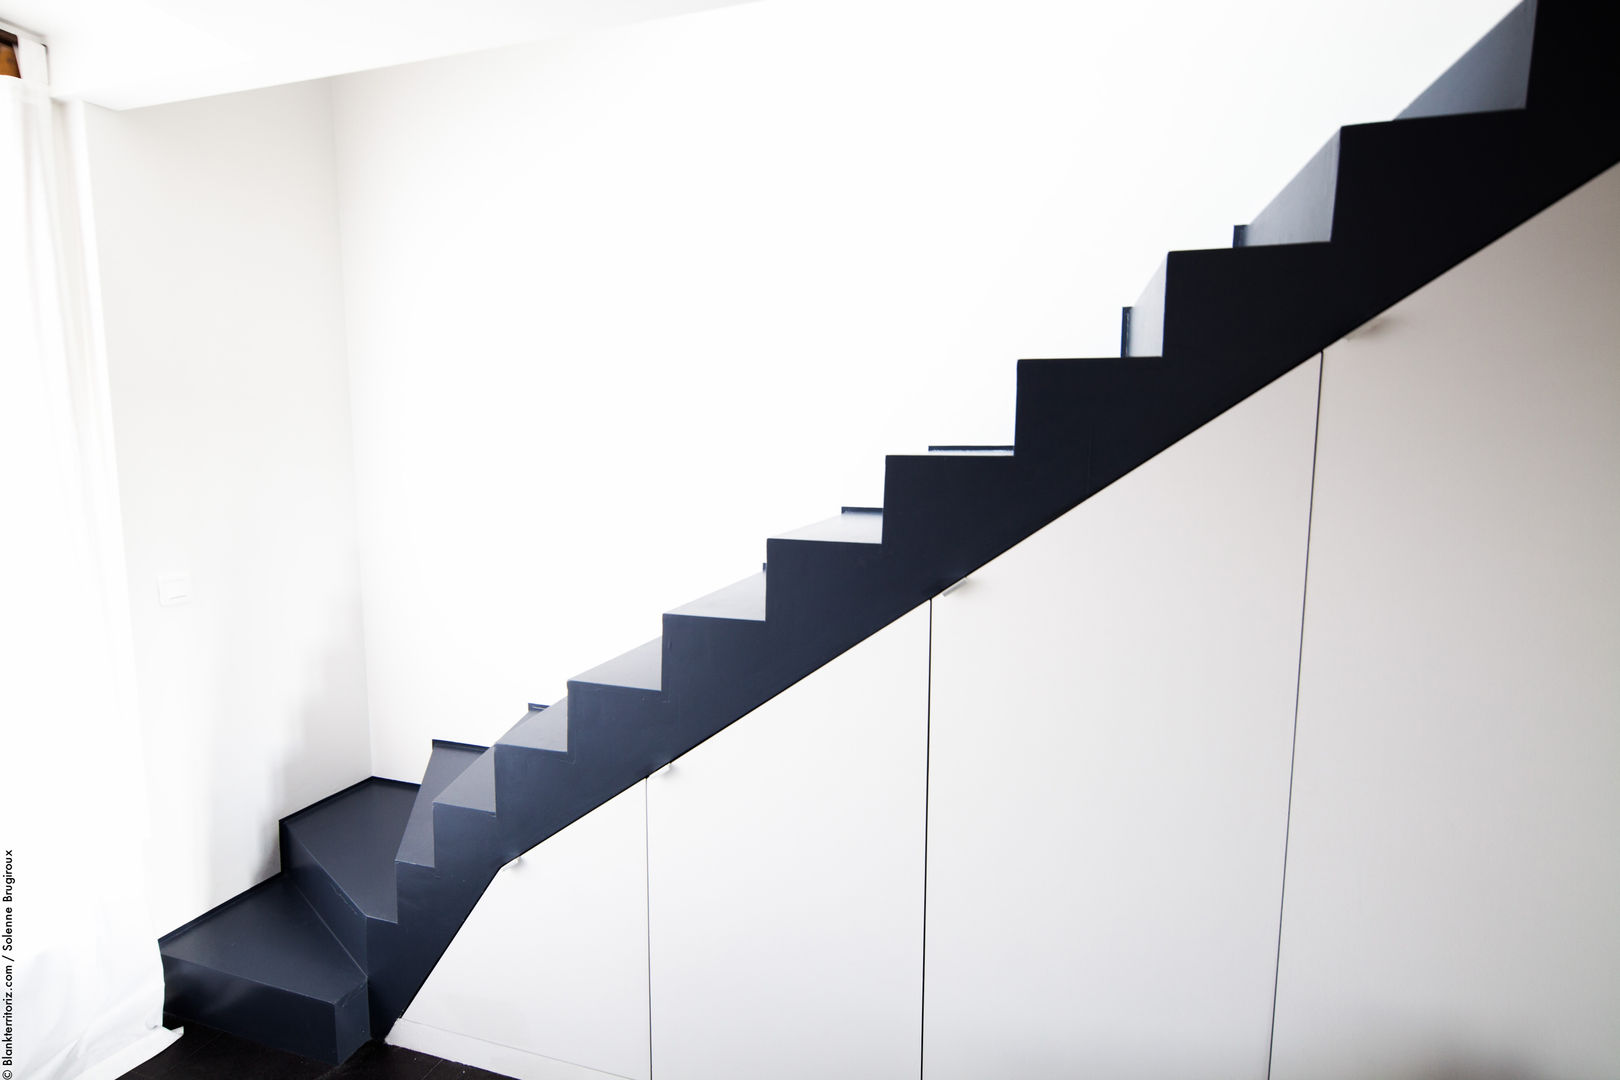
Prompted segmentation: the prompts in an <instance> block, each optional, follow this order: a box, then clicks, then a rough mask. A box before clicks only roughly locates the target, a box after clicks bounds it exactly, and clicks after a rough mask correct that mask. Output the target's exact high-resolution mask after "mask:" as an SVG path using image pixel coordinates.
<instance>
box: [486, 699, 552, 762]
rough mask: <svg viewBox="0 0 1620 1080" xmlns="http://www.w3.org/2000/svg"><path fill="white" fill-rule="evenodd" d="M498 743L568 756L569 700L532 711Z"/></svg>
mask: <svg viewBox="0 0 1620 1080" xmlns="http://www.w3.org/2000/svg"><path fill="white" fill-rule="evenodd" d="M496 742H497V743H498V744H500V745H502V746H516V747H521V748H522V749H525V750H547V751H550V752H552V753H556V754H566V753H567V752H568V699H567V698H563V699H562V700H561V701H559V702H557V703H556V704H555V705H553V706H551V707H550V708H549V709H530V710H529V714H528V715H527V716H525V717H524V718H523V719H522V720H519V721H518V722H517V723H516V724H515V725H513V727H512V730H510V731H508V732H507V733H506V734H505V735H502V736H501V737H500V738H499V739H497V740H496ZM491 760H493V755H491Z"/></svg>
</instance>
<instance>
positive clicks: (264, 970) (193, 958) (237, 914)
mask: <svg viewBox="0 0 1620 1080" xmlns="http://www.w3.org/2000/svg"><path fill="white" fill-rule="evenodd" d="M161 946H162V951H163V954H164V955H165V956H168V957H171V958H174V959H177V960H184V961H186V962H188V963H192V964H196V965H198V966H200V967H205V968H209V969H211V970H214V971H218V972H222V973H224V974H227V975H232V976H235V977H237V978H241V979H247V980H250V981H252V982H256V983H261V984H263V985H266V986H273V987H276V988H278V989H281V990H287V991H290V992H292V993H295V994H301V995H303V996H304V997H309V998H314V999H316V1000H318V1001H325V1002H331V1003H333V1004H336V1003H337V1002H339V1001H341V1000H342V999H344V998H345V997H347V996H348V995H350V994H352V993H353V992H354V991H355V990H356V989H358V988H360V987H363V986H365V984H366V976H365V973H364V972H363V971H361V970H360V968H359V966H358V965H357V964H355V962H354V960H353V959H352V958H350V956H349V954H348V953H347V952H346V951H345V950H344V948H343V946H342V945H341V944H339V943H338V940H337V938H335V937H334V936H333V935H332V932H331V931H330V930H328V929H327V928H326V925H325V924H324V923H322V922H321V919H320V916H319V915H316V914H315V909H314V908H312V907H310V905H309V902H308V901H307V900H305V899H304V896H303V894H302V893H300V892H299V891H298V889H297V888H296V887H295V886H294V885H293V883H292V882H291V881H290V880H288V878H287V877H286V876H285V875H283V874H277V875H276V876H275V877H273V878H271V879H270V880H269V881H268V882H267V883H266V884H265V885H264V886H262V887H260V888H258V889H255V890H253V891H251V892H248V893H244V894H243V895H242V896H241V897H239V898H238V899H236V900H233V901H231V902H230V903H228V904H226V905H224V906H222V907H219V908H216V909H214V910H213V911H211V912H209V913H208V914H206V915H204V916H202V917H201V918H200V919H197V920H195V921H194V922H192V923H190V924H189V925H187V926H184V927H181V928H180V929H179V930H177V931H175V932H174V933H173V934H170V935H169V936H168V937H166V938H164V939H163V941H162V942H161Z"/></svg>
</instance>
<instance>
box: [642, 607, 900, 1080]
mask: <svg viewBox="0 0 1620 1080" xmlns="http://www.w3.org/2000/svg"><path fill="white" fill-rule="evenodd" d="M928 623H929V611H928V606H927V605H924V606H923V607H921V608H918V609H917V610H915V611H913V612H911V613H910V614H908V615H906V616H904V617H903V618H901V619H900V620H899V621H898V622H896V623H894V624H892V625H890V626H889V627H887V628H886V629H884V630H881V631H879V632H878V633H877V634H875V635H874V636H873V637H871V638H869V639H867V640H866V641H865V642H863V643H861V644H860V645H857V646H856V647H855V648H854V649H851V650H850V651H849V652H847V653H845V654H844V655H843V656H841V657H839V658H838V659H836V660H834V661H833V662H832V663H830V664H828V665H827V666H825V667H824V668H822V669H820V670H819V671H817V672H815V673H814V674H812V675H810V676H809V677H808V678H806V679H805V680H803V681H802V682H800V683H798V684H797V685H795V686H793V687H792V688H790V689H788V690H787V691H785V692H783V693H782V694H780V695H778V696H777V697H775V698H773V699H772V700H770V701H768V702H766V703H765V704H764V705H762V706H760V707H759V708H758V709H756V710H755V711H754V712H752V713H750V714H749V715H748V716H745V717H743V718H742V719H741V720H739V721H737V723H735V724H733V725H732V726H731V727H729V728H727V729H726V730H724V731H722V732H720V733H719V734H718V735H716V736H715V737H714V738H712V739H710V740H709V741H708V742H706V743H704V744H702V745H701V746H699V747H698V748H697V749H695V750H693V751H692V752H691V753H689V754H687V755H686V756H685V757H682V758H681V759H679V760H678V761H676V762H675V764H674V766H673V767H672V768H671V769H669V770H668V771H667V772H664V773H660V774H659V775H657V776H654V777H653V778H652V779H651V780H650V781H649V782H648V788H647V812H648V878H649V886H650V891H649V897H650V904H649V909H650V913H651V923H650V925H651V938H652V943H651V951H652V1049H653V1067H654V1074H655V1075H656V1076H657V1077H658V1080H682V1078H685V1077H692V1078H701V1080H725V1078H731V1077H735V1078H739V1080H742V1078H748V1080H754V1078H757V1077H762V1076H770V1077H777V1078H790V1077H806V1078H814V1080H823V1078H825V1077H831V1076H838V1077H874V1078H878V1077H893V1078H897V1080H898V1078H901V1077H905V1078H912V1077H916V1076H917V1075H918V1070H919V1063H918V1055H919V1052H920V1047H921V1026H920V1024H921V1021H920V1016H921V1007H922V939H923V927H922V922H923V813H924V807H923V800H924V770H925V767H926V764H925V762H926V753H927V745H926V740H927V722H928V629H929V626H928Z"/></svg>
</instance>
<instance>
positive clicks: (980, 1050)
mask: <svg viewBox="0 0 1620 1080" xmlns="http://www.w3.org/2000/svg"><path fill="white" fill-rule="evenodd" d="M1318 370H1319V366H1318V362H1317V361H1316V360H1314V359H1313V360H1311V361H1309V362H1307V363H1305V364H1304V365H1302V366H1301V367H1300V368H1298V369H1296V370H1295V371H1293V372H1291V373H1290V374H1288V375H1286V376H1284V377H1283V378H1282V379H1281V380H1279V381H1278V382H1276V383H1274V384H1273V385H1272V386H1270V387H1269V388H1267V389H1265V390H1263V391H1261V392H1260V393H1259V394H1258V395H1256V396H1255V397H1253V398H1251V399H1250V400H1248V401H1246V402H1244V403H1243V404H1241V405H1239V406H1238V407H1237V408H1235V409H1233V410H1232V411H1231V412H1229V413H1227V414H1226V415H1224V416H1222V417H1220V418H1219V419H1217V420H1215V421H1214V422H1213V423H1211V424H1209V425H1207V426H1206V427H1204V428H1203V429H1201V430H1199V431H1198V432H1196V433H1194V434H1193V435H1191V436H1190V437H1188V438H1187V439H1185V440H1183V441H1182V442H1180V443H1178V444H1177V445H1175V446H1173V447H1171V448H1170V449H1169V450H1167V451H1165V452H1164V453H1163V454H1161V455H1160V456H1159V457H1157V458H1155V459H1154V460H1153V461H1151V462H1149V463H1148V464H1146V465H1145V466H1143V467H1142V468H1140V469H1138V470H1137V471H1136V472H1134V473H1132V474H1131V475H1130V476H1128V477H1126V478H1125V479H1124V480H1123V481H1121V482H1119V483H1118V484H1115V485H1114V486H1113V487H1111V488H1109V489H1107V490H1106V491H1103V492H1101V493H1100V494H1098V495H1097V496H1095V497H1094V498H1092V499H1091V500H1089V501H1088V502H1086V503H1084V504H1082V505H1081V506H1080V507H1079V508H1077V509H1076V510H1074V511H1071V512H1070V513H1069V514H1067V515H1065V516H1064V517H1063V518H1061V519H1059V520H1058V521H1056V522H1054V523H1053V524H1052V525H1050V526H1048V527H1047V528H1046V529H1044V530H1042V531H1041V532H1039V533H1037V534H1036V535H1035V536H1033V537H1031V538H1030V539H1029V540H1027V541H1025V542H1024V543H1023V544H1021V545H1019V546H1018V547H1016V548H1014V549H1012V550H1011V551H1010V552H1008V553H1007V554H1005V555H1003V556H1002V557H1001V558H999V559H997V560H995V561H994V562H992V563H990V564H989V565H988V566H986V567H985V568H983V569H981V570H980V571H979V572H978V573H976V574H974V575H973V576H972V577H971V578H969V579H968V580H967V582H966V583H965V584H964V585H963V586H962V587H961V588H960V589H959V590H957V591H953V592H952V593H951V594H950V595H947V596H944V597H941V598H939V599H937V600H936V601H935V602H934V639H933V694H932V703H933V704H932V740H931V747H930V750H931V754H930V762H931V765H930V787H929V820H928V943H927V945H928V953H927V958H928V964H927V995H926V1008H925V1013H924V1026H925V1048H924V1049H925V1053H924V1065H925V1069H924V1076H925V1077H927V1078H928V1080H947V1078H954V1077H963V1078H974V1080H978V1078H983V1077H990V1076H1020V1077H1024V1076H1028V1077H1034V1076H1053V1077H1055V1076H1076V1077H1079V1076H1097V1077H1109V1078H1111V1080H1124V1078H1129V1077H1143V1078H1152V1080H1163V1078H1165V1077H1177V1078H1180V1080H1196V1078H1200V1077H1211V1078H1213V1077H1220V1078H1222V1080H1231V1078H1253V1080H1260V1078H1262V1077H1264V1075H1265V1069H1266V1050H1267V1040H1268V1036H1269V1032H1270V1020H1271V1005H1272V986H1273V973H1274V970H1275V963H1276V945H1277V921H1278V913H1279V905H1280V902H1281V901H1280V890H1281V886H1282V868H1283V845H1284V828H1285V820H1286V811H1287V802H1288V782H1289V753H1290V741H1291V732H1292V727H1293V719H1294V691H1295V681H1296V671H1297V662H1298V655H1299V652H1298V650H1299V632H1300V607H1301V599H1302V593H1303V584H1304V577H1305V550H1306V533H1307V522H1308V516H1309V508H1310V488H1311V450H1312V441H1313V435H1314V424H1315V415H1316V400H1317V385H1318ZM655 1017H656V1010H655Z"/></svg>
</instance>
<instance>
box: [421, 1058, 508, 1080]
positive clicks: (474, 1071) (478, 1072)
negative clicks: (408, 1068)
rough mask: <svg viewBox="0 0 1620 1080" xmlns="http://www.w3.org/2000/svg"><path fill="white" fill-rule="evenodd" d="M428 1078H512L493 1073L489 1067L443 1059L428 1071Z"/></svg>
mask: <svg viewBox="0 0 1620 1080" xmlns="http://www.w3.org/2000/svg"><path fill="white" fill-rule="evenodd" d="M428 1080H512V1078H511V1077H510V1076H503V1075H502V1074H500V1073H492V1072H490V1071H488V1070H487V1069H479V1068H475V1067H474V1066H472V1065H462V1064H460V1063H459V1062H455V1061H441V1062H440V1063H439V1067H438V1068H436V1069H434V1070H433V1071H432V1072H430V1073H428Z"/></svg>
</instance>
